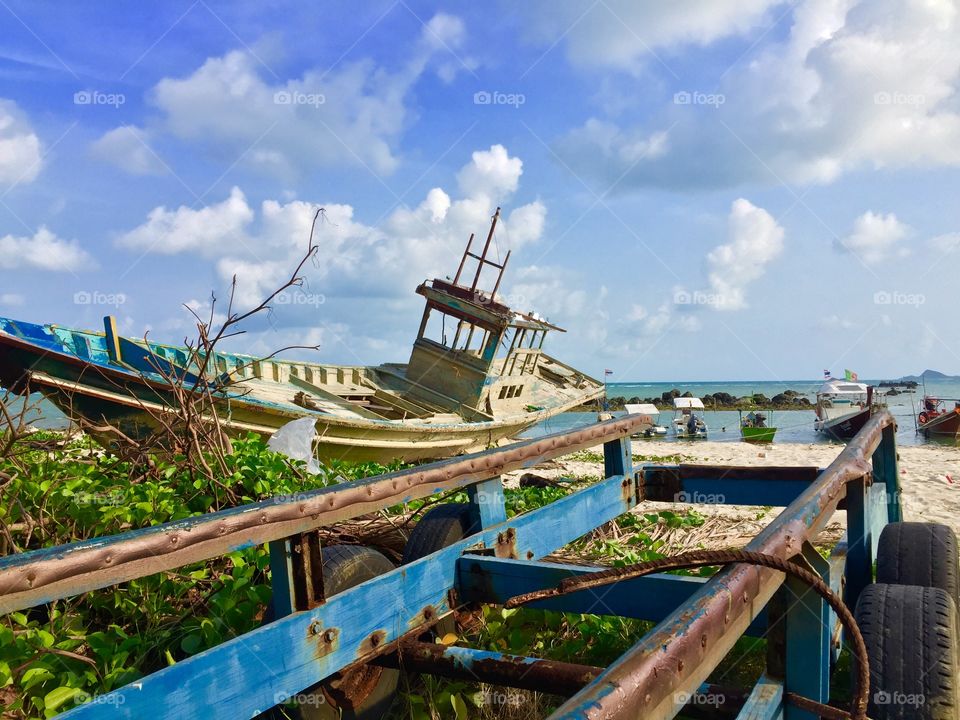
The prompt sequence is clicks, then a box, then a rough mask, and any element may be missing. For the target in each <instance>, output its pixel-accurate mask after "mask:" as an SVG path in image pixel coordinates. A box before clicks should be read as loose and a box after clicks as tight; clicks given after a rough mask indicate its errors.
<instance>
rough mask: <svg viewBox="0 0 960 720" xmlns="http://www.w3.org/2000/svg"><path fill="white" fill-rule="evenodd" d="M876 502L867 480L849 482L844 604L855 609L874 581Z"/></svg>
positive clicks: (860, 479)
mask: <svg viewBox="0 0 960 720" xmlns="http://www.w3.org/2000/svg"><path fill="white" fill-rule="evenodd" d="M871 508H872V503H871V502H870V500H869V498H868V488H867V486H866V483H865V479H864V478H859V479H857V480H852V481H851V482H849V483H847V569H846V578H847V582H846V586H845V588H844V596H843V601H844V603H846V605H847V607H851V608H855V607H856V606H857V599H858V598H859V597H860V593H861V592H862V591H863V589H864V588H865V587H866V586H867V585H869V584H870V583H871V582H873V560H874V547H875V540H874V538H873V524H872V519H871V518H870V517H869V515H870V510H871Z"/></svg>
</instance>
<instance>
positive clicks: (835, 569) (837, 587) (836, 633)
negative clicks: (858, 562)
mask: <svg viewBox="0 0 960 720" xmlns="http://www.w3.org/2000/svg"><path fill="white" fill-rule="evenodd" d="M827 563H828V564H829V565H830V568H829V571H828V576H829V578H830V589H831V590H833V592H835V593H836V594H837V595H840V596H841V597H842V596H843V584H844V578H843V576H844V573H845V572H846V569H847V534H846V533H844V534H843V537H842V538H840V541H839V542H838V543H837V544H836V545H834V546H833V550H832V551H831V552H830V557H828V558H827ZM830 616H831V618H832V620H831V622H830V628H831V631H830V637H831V640H830V659H831V661H832V662H836V661H837V658H839V657H840V650H841V648H842V647H843V637H844V636H843V626H842V625H841V624H840V621H839V620H838V619H837V614H836V613H835V612H834V611H833V610H832V609H831V610H830ZM834 638H835V639H834Z"/></svg>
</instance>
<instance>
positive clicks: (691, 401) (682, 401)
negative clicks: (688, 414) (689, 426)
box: [673, 397, 703, 410]
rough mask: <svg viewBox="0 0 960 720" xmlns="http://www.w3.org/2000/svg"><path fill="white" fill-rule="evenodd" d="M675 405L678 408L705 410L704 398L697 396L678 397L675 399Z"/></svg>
mask: <svg viewBox="0 0 960 720" xmlns="http://www.w3.org/2000/svg"><path fill="white" fill-rule="evenodd" d="M673 406H674V407H675V408H677V410H680V409H681V408H691V409H694V410H703V400H701V399H700V398H696V397H678V398H674V399H673Z"/></svg>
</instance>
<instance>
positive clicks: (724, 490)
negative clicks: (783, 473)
mask: <svg viewBox="0 0 960 720" xmlns="http://www.w3.org/2000/svg"><path fill="white" fill-rule="evenodd" d="M809 487H810V483H808V482H802V481H792V480H777V481H776V482H765V481H763V480H716V479H699V478H693V479H690V478H685V479H684V480H683V490H682V491H681V492H680V493H679V494H678V495H677V502H682V503H703V504H710V505H713V504H716V505H762V506H767V505H772V506H774V507H786V506H787V505H789V504H790V503H792V502H793V501H794V500H796V499H797V498H798V497H799V496H800V494H801V493H802V492H804V491H805V490H806V489H807V488H809Z"/></svg>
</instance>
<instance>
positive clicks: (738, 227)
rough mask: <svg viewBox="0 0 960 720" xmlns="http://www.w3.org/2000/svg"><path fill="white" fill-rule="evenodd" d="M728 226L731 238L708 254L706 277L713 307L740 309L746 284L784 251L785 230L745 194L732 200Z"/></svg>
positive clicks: (760, 275)
mask: <svg viewBox="0 0 960 720" xmlns="http://www.w3.org/2000/svg"><path fill="white" fill-rule="evenodd" d="M727 226H728V233H729V238H730V242H728V243H726V244H724V245H719V246H717V247H716V248H714V249H713V250H711V251H710V253H709V254H708V255H707V267H708V277H709V281H710V287H711V289H712V290H713V292H714V294H715V295H716V296H717V298H718V301H717V304H716V309H718V310H740V309H743V308H745V307H747V303H746V298H745V296H744V291H745V289H746V286H747V285H749V284H750V283H751V282H753V281H754V280H757V279H758V278H760V277H762V276H763V274H764V272H766V269H767V265H769V264H770V262H771V261H773V260H774V259H775V258H776V257H777V256H778V255H779V254H780V253H781V252H782V251H783V234H784V233H783V228H782V227H780V225H778V224H777V221H776V220H774V218H773V216H772V215H770V213H768V212H767V211H766V210H764V209H763V208H759V207H757V206H756V205H754V204H753V203H751V202H750V201H749V200H745V199H744V198H740V199H738V200H735V201H734V202H733V205H732V206H731V208H730V215H729V217H728V218H727Z"/></svg>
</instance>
